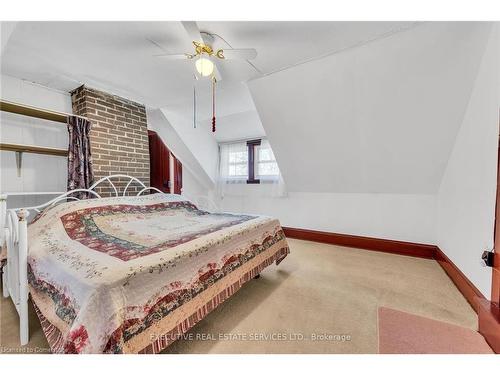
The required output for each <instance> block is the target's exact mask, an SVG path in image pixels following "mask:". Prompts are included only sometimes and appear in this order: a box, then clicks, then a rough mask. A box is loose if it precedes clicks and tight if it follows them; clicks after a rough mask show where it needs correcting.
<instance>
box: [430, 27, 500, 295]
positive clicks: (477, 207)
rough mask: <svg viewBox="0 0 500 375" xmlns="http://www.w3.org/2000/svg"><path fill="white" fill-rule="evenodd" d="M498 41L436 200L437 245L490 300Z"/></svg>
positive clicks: (492, 42) (490, 48)
mask: <svg viewBox="0 0 500 375" xmlns="http://www.w3.org/2000/svg"><path fill="white" fill-rule="evenodd" d="M499 50H500V47H499V36H498V27H496V28H495V29H494V30H493V31H492V32H491V36H490V39H489V42H488V45H487V49H486V52H485V53H484V55H483V59H482V63H481V66H480V70H479V73H478V75H477V78H476V81H475V85H474V89H473V91H472V94H471V96H470V99H469V103H468V106H467V110H466V112H465V116H464V119H463V121H462V124H461V128H460V131H459V133H458V136H457V139H456V141H455V146H454V148H453V151H452V153H451V157H450V159H449V161H448V165H447V168H446V171H445V173H444V176H443V179H442V183H441V186H440V189H439V194H438V219H437V223H438V231H437V244H438V246H439V247H440V248H441V250H442V251H443V252H444V253H445V254H446V255H447V256H448V257H449V258H450V259H451V260H452V261H453V262H454V263H455V264H456V265H457V266H458V267H459V268H460V270H461V271H462V272H463V273H464V274H465V275H466V276H467V277H468V278H469V279H470V280H471V281H472V282H473V283H474V285H476V287H478V288H479V290H481V292H482V293H483V294H484V295H485V297H487V298H490V294H491V269H490V268H483V267H481V266H480V264H479V260H480V256H481V253H482V251H483V250H486V249H492V247H493V237H494V234H493V231H494V225H495V199H496V196H495V194H496V189H497V186H496V185H497V150H498V133H499V130H498V124H499V118H498V110H499V104H500V100H499V88H500V82H499V72H498V70H499V66H500V59H499Z"/></svg>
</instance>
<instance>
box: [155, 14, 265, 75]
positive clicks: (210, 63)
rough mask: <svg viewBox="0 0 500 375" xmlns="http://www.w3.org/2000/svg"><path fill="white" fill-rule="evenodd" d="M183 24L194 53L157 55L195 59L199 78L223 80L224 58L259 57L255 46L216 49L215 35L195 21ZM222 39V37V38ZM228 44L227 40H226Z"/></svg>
mask: <svg viewBox="0 0 500 375" xmlns="http://www.w3.org/2000/svg"><path fill="white" fill-rule="evenodd" d="M182 25H183V26H184V29H185V30H186V32H187V34H188V36H189V37H190V39H191V40H192V43H193V46H194V52H193V53H177V54H161V55H155V56H156V57H161V58H165V59H169V60H179V59H185V60H194V62H195V64H194V65H195V68H196V73H197V75H196V76H197V78H202V77H213V78H215V79H217V80H221V79H222V77H221V73H220V69H219V67H220V64H221V62H222V61H224V60H243V61H248V60H252V59H255V57H257V51H256V50H255V49H254V48H238V49H236V48H220V49H214V48H213V45H214V41H215V38H214V35H212V34H210V33H207V32H203V31H200V30H199V28H198V25H197V24H196V22H194V21H182ZM221 39H222V38H221ZM226 44H227V42H226Z"/></svg>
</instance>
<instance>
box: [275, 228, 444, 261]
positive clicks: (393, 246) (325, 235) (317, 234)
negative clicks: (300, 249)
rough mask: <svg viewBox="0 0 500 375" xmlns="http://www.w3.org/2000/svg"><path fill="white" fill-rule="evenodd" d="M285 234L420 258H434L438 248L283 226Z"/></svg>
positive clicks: (297, 237)
mask: <svg viewBox="0 0 500 375" xmlns="http://www.w3.org/2000/svg"><path fill="white" fill-rule="evenodd" d="M283 231H284V232H285V235H286V236H287V237H290V238H296V239H299V240H307V241H314V242H322V243H327V244H331V245H338V246H346V247H356V248H358V249H365V250H373V251H382V252H385V253H392V254H399V255H408V256H412V257H418V258H427V259H433V257H434V253H435V251H436V249H437V247H436V246H434V245H426V244H419V243H414V242H405V241H393V240H385V239H381V238H373V237H362V236H353V235H349V234H339V233H330V232H321V231H316V230H308V229H300V228H290V227H283Z"/></svg>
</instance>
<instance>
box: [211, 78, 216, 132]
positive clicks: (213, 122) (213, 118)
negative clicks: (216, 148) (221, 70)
mask: <svg viewBox="0 0 500 375" xmlns="http://www.w3.org/2000/svg"><path fill="white" fill-rule="evenodd" d="M215 82H216V80H215V77H214V78H213V79H212V133H215Z"/></svg>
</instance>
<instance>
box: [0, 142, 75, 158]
mask: <svg viewBox="0 0 500 375" xmlns="http://www.w3.org/2000/svg"><path fill="white" fill-rule="evenodd" d="M0 150H2V151H14V152H29V153H32V154H43V155H54V156H68V150H65V149H63V148H54V147H39V146H31V145H18V144H12V143H0Z"/></svg>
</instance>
